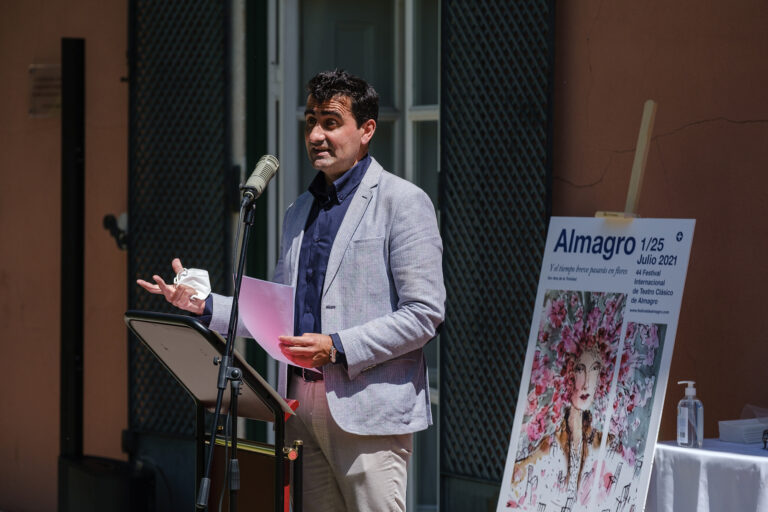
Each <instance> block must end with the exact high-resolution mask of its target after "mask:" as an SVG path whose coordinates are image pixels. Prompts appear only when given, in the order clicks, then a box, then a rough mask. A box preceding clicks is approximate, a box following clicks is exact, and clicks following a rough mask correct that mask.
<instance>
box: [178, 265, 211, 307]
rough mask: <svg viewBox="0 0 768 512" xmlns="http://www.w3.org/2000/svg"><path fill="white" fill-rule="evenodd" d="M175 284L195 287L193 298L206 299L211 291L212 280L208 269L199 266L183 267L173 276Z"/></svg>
mask: <svg viewBox="0 0 768 512" xmlns="http://www.w3.org/2000/svg"><path fill="white" fill-rule="evenodd" d="M173 284H183V285H186V286H189V287H191V288H194V289H195V292H196V293H195V295H193V296H192V297H191V298H192V299H195V300H205V299H207V298H208V295H210V293H211V280H210V278H209V277H208V271H207V270H201V269H199V268H183V269H181V272H179V273H178V274H176V277H174V278H173Z"/></svg>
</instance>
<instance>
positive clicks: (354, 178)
mask: <svg viewBox="0 0 768 512" xmlns="http://www.w3.org/2000/svg"><path fill="white" fill-rule="evenodd" d="M370 165H371V156H370V155H369V154H367V153H366V155H365V156H364V157H363V158H362V159H361V160H360V161H359V162H357V163H356V164H355V165H354V166H353V167H352V168H351V169H350V170H348V171H347V172H345V173H344V174H342V175H341V177H339V179H337V180H336V181H334V182H333V183H332V184H331V186H330V187H329V188H326V184H325V174H323V172H322V171H320V172H318V173H317V176H315V179H313V180H312V183H310V185H309V191H310V192H311V193H312V195H313V196H315V199H317V200H318V201H319V202H320V204H321V205H324V204H325V203H327V202H328V201H333V202H336V203H342V202H343V201H344V199H346V198H347V197H349V196H350V195H352V194H353V193H354V192H355V190H357V187H358V186H359V185H360V182H361V181H363V176H365V171H367V170H368V166H370Z"/></svg>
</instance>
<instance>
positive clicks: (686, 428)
mask: <svg viewBox="0 0 768 512" xmlns="http://www.w3.org/2000/svg"><path fill="white" fill-rule="evenodd" d="M678 384H685V385H686V386H687V387H686V388H685V397H683V399H682V400H680V402H679V403H678V404H677V444H678V445H680V446H690V447H695V448H701V447H702V445H703V443H704V405H703V404H702V403H701V400H699V399H698V398H696V382H694V381H692V380H681V381H679V382H678Z"/></svg>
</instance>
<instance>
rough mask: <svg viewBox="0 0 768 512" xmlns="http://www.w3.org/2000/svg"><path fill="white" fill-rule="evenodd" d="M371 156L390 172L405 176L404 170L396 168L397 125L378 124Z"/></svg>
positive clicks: (372, 142)
mask: <svg viewBox="0 0 768 512" xmlns="http://www.w3.org/2000/svg"><path fill="white" fill-rule="evenodd" d="M371 156H372V157H373V158H375V159H376V161H377V162H379V163H380V164H381V166H382V167H384V169H386V170H388V171H389V172H391V173H393V174H397V175H398V176H402V175H403V172H402V169H398V168H396V166H395V123H393V122H384V121H379V122H378V124H377V125H376V133H375V134H374V135H373V139H372V140H371Z"/></svg>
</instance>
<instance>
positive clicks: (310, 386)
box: [285, 375, 413, 512]
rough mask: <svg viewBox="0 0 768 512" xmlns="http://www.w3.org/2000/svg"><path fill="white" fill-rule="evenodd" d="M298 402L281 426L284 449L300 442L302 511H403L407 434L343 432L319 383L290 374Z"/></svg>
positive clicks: (410, 437)
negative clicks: (382, 434) (302, 468)
mask: <svg viewBox="0 0 768 512" xmlns="http://www.w3.org/2000/svg"><path fill="white" fill-rule="evenodd" d="M288 396H289V397H290V398H295V399H297V400H298V401H299V408H298V410H297V411H296V416H294V417H292V418H290V419H289V420H288V421H287V423H286V427H285V428H286V439H285V441H286V444H288V445H290V444H293V441H295V440H297V439H300V440H301V441H303V442H304V500H303V504H304V512H336V511H338V512H367V511H372V512H378V511H382V512H390V511H398V512H402V511H404V510H405V490H406V486H407V481H408V478H407V468H408V461H409V459H410V457H411V452H412V450H413V435H412V434H402V435H392V436H361V435H356V434H350V433H349V432H345V431H343V430H342V429H341V428H340V427H339V426H338V425H337V424H336V422H335V421H334V420H333V417H332V416H331V412H330V410H329V409H328V401H327V400H326V396H325V386H324V384H323V381H319V382H305V381H304V380H303V379H302V378H301V377H298V376H296V375H292V376H291V377H290V382H289V384H288Z"/></svg>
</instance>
